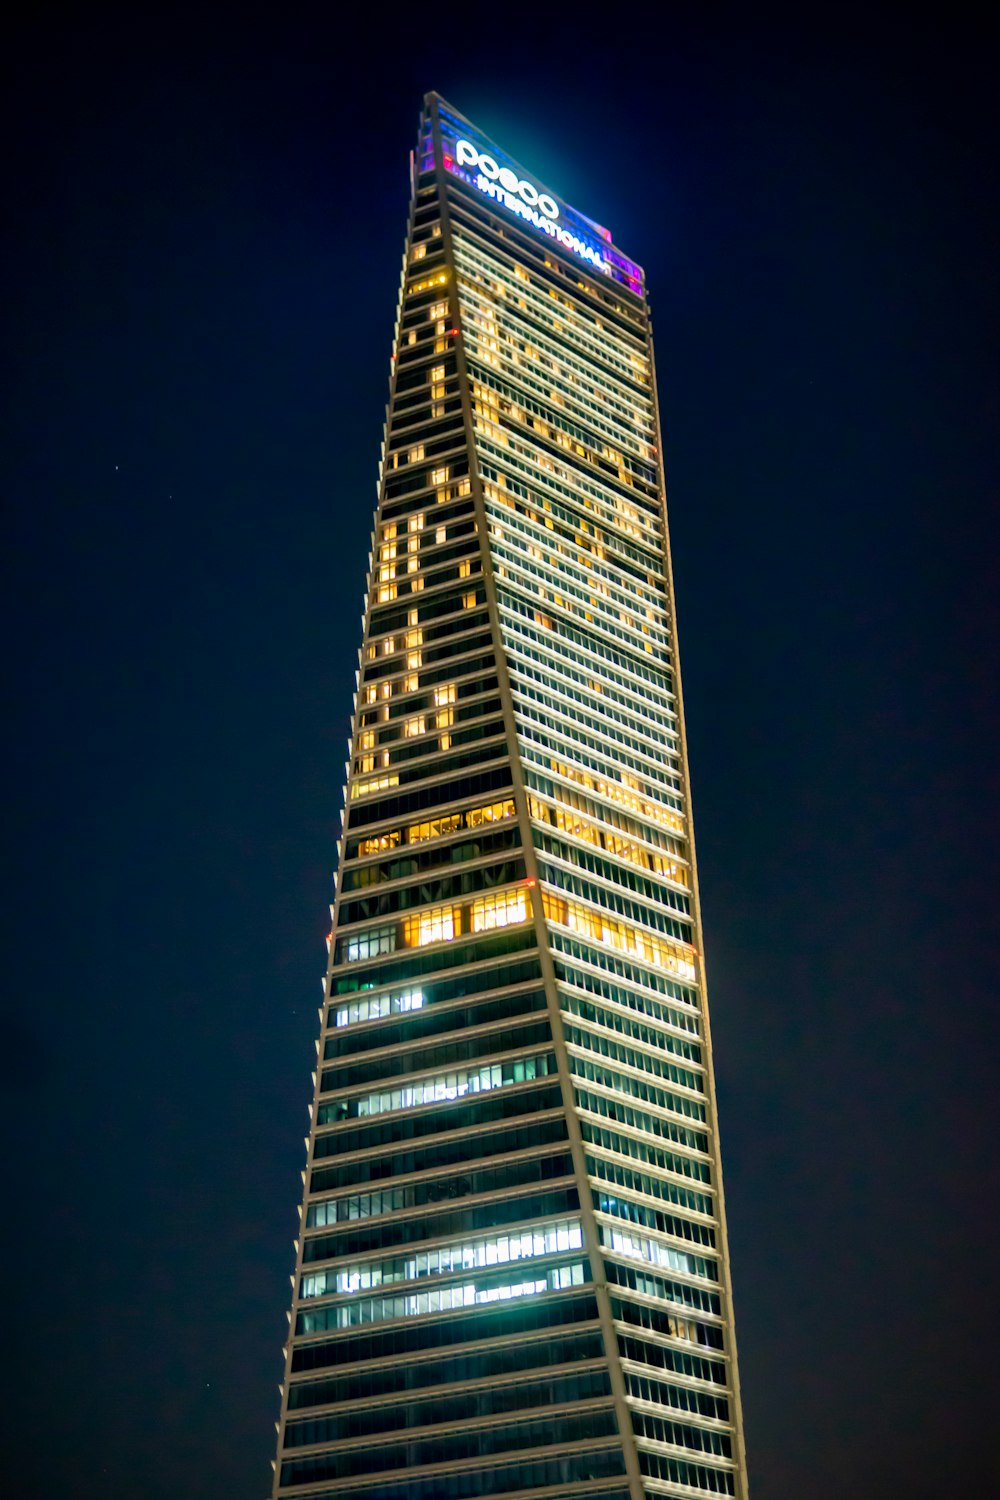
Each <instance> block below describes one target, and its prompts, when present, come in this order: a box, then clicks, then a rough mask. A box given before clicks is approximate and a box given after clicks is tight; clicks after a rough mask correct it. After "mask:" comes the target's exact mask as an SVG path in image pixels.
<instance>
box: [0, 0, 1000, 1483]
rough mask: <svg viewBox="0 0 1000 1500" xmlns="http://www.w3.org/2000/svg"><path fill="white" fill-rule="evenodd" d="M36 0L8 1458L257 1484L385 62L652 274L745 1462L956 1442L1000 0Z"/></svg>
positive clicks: (10, 435)
mask: <svg viewBox="0 0 1000 1500" xmlns="http://www.w3.org/2000/svg"><path fill="white" fill-rule="evenodd" d="M76 9H77V13H78V19H76V20H73V21H70V20H67V19H66V16H65V14H64V13H63V12H61V11H57V10H54V9H46V8H45V7H43V6H38V7H34V8H33V9H32V11H31V13H30V16H31V18H30V19H27V18H26V17H27V12H26V13H25V17H22V20H21V22H20V24H19V25H18V27H17V28H16V29H15V30H14V31H13V32H12V33H9V34H8V39H7V45H6V47H5V48H4V51H5V53H6V62H5V66H6V69H7V72H8V83H7V87H6V89H5V93H6V98H7V101H8V107H9V113H8V115H7V119H6V123H5V136H4V139H5V146H6V150H5V152H4V156H5V158H6V160H7V166H6V168H5V180H4V189H3V193H4V207H5V210H6V215H7V220H8V225H9V234H8V241H7V251H6V256H5V260H6V270H7V274H6V276H5V312H6V324H7V337H6V339H5V347H6V350H7V365H6V374H7V380H6V387H7V401H6V404H5V405H6V413H7V421H6V439H7V440H6V443H5V457H4V478H5V483H4V491H5V496H6V500H7V516H8V519H7V521H6V527H5V530H6V547H5V551H6V553H7V575H8V578H7V585H6V589H5V601H6V605H7V609H8V624H7V627H6V642H7V650H6V652H5V653H4V654H5V657H6V670H7V674H8V681H7V687H6V694H5V696H6V700H7V702H8V703H9V704H10V711H9V714H8V720H7V722H8V730H7V733H6V735H5V736H4V741H3V744H4V750H5V752H6V759H7V770H6V785H7V788H8V791H9V793H10V797H9V811H8V813H7V820H8V823H9V825H10V827H11V829H12V832H13V839H12V841H11V858H10V862H9V866H8V880H7V889H8V894H7V897H6V899H5V901H4V905H3V913H4V918H5V922H6V941H5V962H4V966H3V968H4V978H5V980H6V984H5V986H4V989H5V994H4V1001H3V1034H2V1037H0V1055H2V1068H3V1096H2V1097H3V1117H4V1125H5V1127H6V1129H7V1131H8V1137H9V1141H10V1144H9V1145H8V1146H7V1147H6V1149H5V1152H4V1156H5V1161H4V1166H5V1168H6V1169H7V1176H8V1181H7V1185H6V1188H5V1195H4V1199H3V1201H4V1204H5V1207H6V1210H7V1212H6V1231H5V1234H4V1252H5V1258H6V1263H5V1276H4V1286H5V1296H4V1319H3V1321H4V1350H5V1354H4V1363H5V1367H6V1368H5V1374H6V1376H7V1382H6V1383H7V1385H8V1396H7V1398H6V1400H5V1401H4V1404H3V1418H4V1423H5V1426H6V1428H7V1431H6V1433H5V1437H4V1443H3V1452H4V1458H3V1465H2V1469H0V1473H2V1474H3V1475H5V1476H6V1493H8V1494H11V1495H16V1496H17V1497H18V1500H36V1497H39V1500H49V1497H53V1500H56V1497H58V1500H70V1497H72V1500H77V1497H79V1500H91V1497H93V1500H98V1497H100V1500H181V1497H183V1500H220V1497H223V1496H225V1497H240V1500H244V1497H245V1500H262V1497H263V1496H264V1495H265V1494H267V1493H268V1492H269V1486H270V1463H269V1461H270V1458H271V1456H272V1454H273V1451H274V1430H273V1422H274V1419H275V1417H276V1416H277V1412H278V1398H277V1392H276V1387H277V1383H278V1381H279V1379H280V1378H281V1373H282V1368H281V1355H280V1346H281V1343H282V1340H283V1338H284V1335H285V1331H286V1319H285V1313H286V1309H287V1306H288V1301H289V1279H288V1278H289V1273H290V1272H291V1270H292V1268H293V1263H294V1262H293V1252H292V1238H293V1235H294V1234H295V1231H296V1224H297V1216H296V1204H297V1202H298V1197H299V1193H300V1182H299V1172H300V1169H301V1168H302V1166H303V1162H304V1154H303V1142H302V1137H303V1134H304V1132H305V1130H306V1129H307V1103H308V1100H309V1097H310V1092H311V1086H310V1080H309V1073H310V1069H311V1068H312V1066H313V1062H314V1052H313V1039H314V1036H315V1033H316V1024H317V1022H316V1007H317V1005H318V1004H319V1001H320V998H321V997H320V977H321V974H322V972H323V970H324V967H325V961H326V954H325V948H324V943H323V939H324V935H325V933H326V931H327V927H328V912H327V903H328V901H329V900H330V896H331V869H332V866H333V861H334V857H335V848H334V846H335V840H336V837H337V834H338V832H339V827H340V822H339V814H340V803H341V786H342V782H343V779H344V761H345V753H346V752H345V738H346V735H347V733H348V728H349V712H350V706H351V694H352V691H353V686H354V671H355V667H356V664H357V647H358V643H359V638H360V618H361V601H362V592H363V588H364V574H365V568H366V558H367V553H368V546H369V534H370V527H371V520H372V508H373V505H374V502H375V482H376V473H377V462H378V452H379V441H380V438H381V427H382V420H383V415H384V406H385V401H386V397H387V390H388V388H387V380H388V365H389V351H390V343H391V337H392V322H393V317H394V312H395V302H396V293H397V286H398V277H399V268H400V255H401V251H402V244H403V235H404V230H405V224H406V212H407V199H408V191H409V188H408V153H409V150H410V147H411V146H412V145H413V143H414V141H415V138H416V128H417V119H418V113H419V109H420V103H421V98H422V95H423V93H424V92H425V91H426V90H427V89H430V88H436V89H438V90H440V92H441V93H442V94H444V96H445V97H446V98H447V99H449V100H450V101H451V102H452V103H453V104H454V105H455V106H456V107H457V108H458V109H459V110H461V111H462V112H463V113H464V114H466V115H468V116H469V117H470V118H471V119H472V120H473V121H475V122H476V124H477V125H479V126H480V127H481V128H482V129H483V130H484V131H485V132H486V133H487V134H488V135H490V136H492V137H493V138H494V139H495V140H497V141H498V143H500V144H501V145H502V146H503V148H504V149H505V150H507V151H508V152H509V153H510V154H511V155H513V156H514V157H516V158H518V159H519V160H520V161H521V162H522V163H523V164H524V165H525V166H526V167H527V168H528V169H529V170H530V171H531V172H532V173H533V174H534V175H535V176H536V177H537V178H538V179H540V180H542V181H543V182H547V183H548V184H550V185H551V186H552V187H553V188H554V189H555V190H556V191H557V192H559V193H560V194H561V195H562V196H563V197H564V198H565V199H566V200H567V201H568V202H570V203H573V204H574V205H576V206H577V207H579V208H580V209H581V210H583V211H584V212H585V213H588V214H590V215H591V216H592V217H594V218H596V219H598V220H599V221H600V222H601V223H604V224H608V225H610V227H611V228H612V230H613V231H614V234H615V238H616V241H617V242H618V243H619V244H620V245H621V246H622V248H623V249H624V250H625V251H626V252H627V253H628V254H630V255H632V256H633V257H634V258H635V259H636V260H638V261H640V262H641V263H642V264H643V265H644V266H645V267H646V270H647V275H648V279H649V285H650V287H651V301H652V309H653V317H654V328H655V334H656V350H657V360H658V373H659V386H660V396H661V402H662V409H663V418H664V447H665V453H666V469H667V482H668V490H669V501H670V519H671V533H672V541H673V550H674V565H675V570H676V575H677V576H676V581H677V592H678V606H679V612H680V632H681V652H682V660H683V667H684V683H685V689H686V696H687V712H688V722H689V733H690V749H691V762H692V769H693V783H694V811H695V822H696V827H697V832H698V845H699V856H700V866H701V882H702V896H703V902H704V910H705V920H706V930H707V953H708V971H709V978H710V985H711V994H712V1010H713V1017H714V1031H715V1047H716V1065H717V1071H718V1084H719V1095H720V1111H721V1124H722V1140H723V1152H724V1160H725V1165H726V1174H727V1175H726V1187H727V1198H728V1205H729V1215H730V1231H731V1249H732V1260H733V1271H734V1278H735V1290H736V1313H737V1327H738V1333H739V1339H740V1359H741V1373H742V1381H743V1391H744V1401H745V1414H746V1427H747V1443H748V1452H749V1463H750V1474H751V1486H752V1493H753V1500H846V1497H850V1500H881V1497H892V1500H900V1497H905V1500H945V1497H950V1496H957V1495H959V1494H964V1493H971V1492H972V1491H973V1490H974V1489H976V1487H977V1485H982V1486H984V1488H983V1490H982V1491H981V1492H982V1493H986V1492H987V1491H988V1490H990V1489H991V1488H992V1483H991V1480H992V1482H995V1479H996V1467H995V1466H996V1446H995V1443H996V1439H995V1427H996V1408H995V1394H994V1392H995V1387H996V1354H995V1344H994V1343H993V1342H992V1338H993V1337H994V1335H990V1334H988V1332H987V1327H988V1324H989V1322H990V1320H991V1317H992V1315H993V1312H994V1308H995V1299H996V1279H995V1262H996V1259H997V1250H996V1240H995V1237H994V1234H993V1228H994V1224H993V1221H994V1219H995V1217H996V1215H995V1204H996V1202H997V1199H998V1188H1000V1184H998V1183H997V1177H996V1171H995V1166H994V1162H995V1156H994V1152H993V1151H992V1149H991V1147H992V1146H993V1140H994V1139H995V1134H994V1133H993V1132H991V1128H990V1123H989V1115H990V1107H991V1104H992V1096H993V1095H994V1094H995V1092H996V1078H997V1070H998V1056H997V1047H996V1041H997V1028H996V1022H995V1019H994V1015H995V1004H996V1001H995V996H996V984H995V982H993V983H991V979H992V977H993V971H994V962H993V961H995V957H996V951H995V948H994V947H993V939H992V935H991V926H992V920H991V919H992V918H993V916H994V909H995V906H996V893H997V885H998V882H997V878H996V872H995V864H994V859H993V856H994V851H995V847H996V841H997V826H996V816H995V807H996V800H995V799H996V794H997V778H996V775H995V754H996V752H995V733H994V731H995V728H996V709H995V700H994V699H993V697H992V691H993V672H992V668H993V665H994V659H995V654H996V641H997V635H996V624H997V620H996V607H995V599H996V571H997V547H996V534H995V531H993V530H992V528H991V526H990V515H991V511H993V510H995V502H996V498H997V488H998V485H997V468H996V456H997V441H996V440H997V430H998V418H1000V381H998V376H997V365H996V351H997V333H998V300H1000V299H998V293H997V290H996V282H995V273H996V268H997V266H998V264H1000V244H998V234H997V228H998V224H997V211H996V188H997V181H996V171H995V158H994V156H993V146H991V142H990V136H991V130H992V129H995V121H996V117H995V98H994V94H995V77H996V76H997V74H998V73H1000V62H998V58H1000V48H998V46H997V40H998V38H997V33H996V31H995V30H988V29H987V28H986V25H985V23H976V22H974V21H972V20H971V19H969V14H970V13H969V12H963V11H961V10H954V9H952V10H949V11H948V12H947V14H948V15H949V16H950V17H951V19H948V20H945V19H944V17H945V14H946V12H945V10H944V9H943V8H940V9H939V15H940V17H941V19H940V20H939V22H938V23H937V26H936V27H931V26H930V24H929V23H926V22H923V21H920V20H918V19H917V18H916V13H915V8H912V7H911V8H909V9H908V10H907V11H903V10H902V9H900V10H899V11H898V12H896V13H895V14H893V13H892V12H891V11H886V10H884V11H882V12H879V11H878V9H877V8H875V7H869V9H868V10H867V11H865V12H860V13H858V15H857V16H855V17H854V18H852V17H851V16H849V15H848V14H847V13H846V12H844V11H842V10H838V11H837V12H836V15H837V16H838V20H837V22H836V24H834V22H833V21H830V22H829V25H828V26H827V27H826V28H825V29H824V27H822V26H821V25H820V24H819V23H816V22H814V23H813V25H812V27H811V28H807V27H806V25H805V23H804V22H802V21H800V22H797V23H788V22H784V23H781V24H779V22H778V21H777V20H775V19H767V18H766V17H764V16H762V15H761V14H760V13H759V12H758V11H757V10H756V9H755V8H753V7H746V8H744V10H743V11H742V12H734V14H733V15H727V13H726V12H725V11H724V10H720V9H711V10H710V9H708V8H704V15H705V19H704V21H703V22H699V21H697V20H695V19H693V16H694V15H696V14H697V13H698V11H699V9H701V8H696V7H684V8H683V9H679V8H678V9H677V15H676V19H675V17H674V7H672V6H666V7H658V8H656V9H651V10H650V11H649V13H648V14H646V13H644V12H641V11H640V12H637V11H635V10H632V11H629V10H627V9H623V10H619V11H615V10H614V9H612V10H611V11H608V12H602V15H603V20H601V21H600V22H598V21H597V20H594V21H593V22H587V21H586V20H585V16H586V12H585V11H583V10H578V11H576V12H574V11H573V9H572V7H566V6H556V7H526V8H523V9H522V10H515V11H512V12H502V13H498V14H496V15H495V16H493V15H487V14H486V13H485V12H482V11H477V10H476V9H475V7H471V6H467V5H466V6H454V5H452V6H447V7H441V6H439V7H430V8H428V9H426V10H420V9H419V8H417V7H413V8H411V10H410V12H409V15H410V17H411V19H410V20H408V21H404V20H403V19H402V15H401V14H400V15H399V16H397V17H396V19H395V21H392V20H391V18H390V13H389V12H388V11H377V10H376V9H375V8H374V7H367V8H366V7H360V10H361V11H367V13H368V15H369V16H370V19H368V20H366V21H357V20H356V21H355V22H354V23H353V24H355V25H362V26H363V27H366V28H367V29H365V30H362V31H360V32H359V31H356V30H355V31H354V32H352V31H350V30H349V29H348V23H347V21H346V20H345V21H344V22H342V23H341V24H340V25H338V24H337V23H336V22H335V21H334V20H333V19H331V17H332V16H333V14H334V11H333V10H332V9H331V10H330V11H329V12H328V13H324V15H325V19H322V20H320V19H315V18H313V19H310V17H309V13H308V12H305V11H301V12H296V11H295V10H294V9H292V8H285V7H277V8H275V9H274V11H273V14H271V15H270V17H269V18H268V19H267V20H266V21H264V20H259V19H254V18H253V17H251V16H248V15H247V14H246V13H244V12H241V11H237V10H233V11H232V12H231V13H228V12H224V11H222V10H220V9H216V10H214V11H213V10H212V9H211V7H207V8H205V9H203V11H201V12H192V13H191V14H190V15H182V13H181V12H179V11H177V10H171V11H169V12H168V11H166V10H165V9H164V10H163V11H162V12H161V13H159V18H158V19H156V18H151V16H153V13H151V12H150V11H149V10H148V9H146V10H143V8H142V7H133V8H132V9H131V10H130V11H122V12H121V13H116V12H115V11H113V10H112V9H110V8H107V7H103V8H102V7H97V8H93V9H91V8H87V9H85V8H83V7H77V8H76ZM345 14H346V13H345ZM740 16H742V19H738V17H740ZM227 17H228V18H227ZM993 144H994V145H995V142H994V143H993ZM10 231H12V232H10ZM991 1387H992V1388H993V1390H992V1391H991Z"/></svg>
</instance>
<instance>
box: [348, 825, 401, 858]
mask: <svg viewBox="0 0 1000 1500" xmlns="http://www.w3.org/2000/svg"><path fill="white" fill-rule="evenodd" d="M400 837H401V834H400V831H399V829H398V828H393V829H392V830H391V831H390V832H389V833H379V834H375V835H374V837H372V838H370V839H362V840H361V842H360V844H359V845H358V854H359V855H361V856H364V855H366V854H384V853H385V851H386V850H387V849H395V847H396V845H397V844H398V843H399V840H400Z"/></svg>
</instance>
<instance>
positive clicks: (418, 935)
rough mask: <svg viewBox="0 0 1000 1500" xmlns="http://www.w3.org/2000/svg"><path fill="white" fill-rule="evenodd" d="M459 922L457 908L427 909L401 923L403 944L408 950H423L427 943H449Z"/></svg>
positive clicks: (459, 916) (439, 907) (459, 917)
mask: <svg viewBox="0 0 1000 1500" xmlns="http://www.w3.org/2000/svg"><path fill="white" fill-rule="evenodd" d="M460 921H461V914H460V910H459V908H458V907H455V906H432V907H429V908H428V910H426V911H421V912H417V913H416V914H415V915H414V916H412V917H407V918H406V920H405V921H404V923H403V942H404V943H405V945H406V947H408V948H424V947H426V946H427V944H428V943H448V942H451V940H452V938H453V937H454V936H455V933H456V931H457V930H458V928H459V924H460Z"/></svg>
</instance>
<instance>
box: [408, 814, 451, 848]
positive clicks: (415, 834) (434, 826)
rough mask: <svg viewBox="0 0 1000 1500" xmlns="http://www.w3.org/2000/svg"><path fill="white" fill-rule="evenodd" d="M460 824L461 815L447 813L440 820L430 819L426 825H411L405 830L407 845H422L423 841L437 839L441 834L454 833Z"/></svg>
mask: <svg viewBox="0 0 1000 1500" xmlns="http://www.w3.org/2000/svg"><path fill="white" fill-rule="evenodd" d="M461 823H462V815H461V813H447V814H446V815H445V816H444V817H442V818H431V819H430V820H429V821H428V822H426V823H413V824H411V826H410V828H409V829H408V830H407V835H406V841H407V843H409V844H422V843H423V842H424V841H425V839H437V838H440V837H441V835H442V834H445V833H454V832H455V830H456V828H459V827H460V826H461Z"/></svg>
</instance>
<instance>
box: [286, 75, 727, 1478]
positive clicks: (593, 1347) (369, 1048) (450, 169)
mask: <svg viewBox="0 0 1000 1500" xmlns="http://www.w3.org/2000/svg"><path fill="white" fill-rule="evenodd" d="M350 756H351V759H350V765H349V772H348V787H347V799H346V800H347V805H346V811H345V823H344V831H343V837H342V841H341V846H340V859H339V866H338V874H337V886H336V901H335V905H334V910H333V918H334V920H333V930H332V932H331V936H330V967H329V972H328V976H327V981H326V996H325V1001H324V1006H323V1009H322V1012H321V1018H322V1030H321V1035H320V1041H319V1043H318V1048H319V1058H318V1066H317V1073H316V1088H315V1098H314V1102H313V1105H312V1119H311V1129H310V1134H309V1161H308V1171H307V1174H306V1175H305V1198H304V1204H303V1209H302V1225H301V1233H300V1237H299V1241H298V1263H297V1266H296V1272H295V1278H294V1297H293V1304H292V1312H291V1328H290V1336H289V1343H288V1352H287V1368H286V1375H285V1381H284V1385H283V1387H282V1411H281V1421H280V1424H279V1427H280V1432H279V1451H278V1458H277V1461H276V1466H275V1490H274V1493H275V1495H276V1496H287V1495H301V1496H310V1497H320V1496H323V1497H331V1500H333V1497H338V1500H440V1497H448V1500H465V1497H476V1496H498V1495H503V1496H514V1495H516V1496H523V1497H529V1496H530V1497H537V1500H542V1497H548V1496H552V1497H553V1500H555V1497H557V1496H558V1497H560V1500H585V1497H592V1500H641V1497H643V1496H650V1497H652V1496H678V1497H679V1496H684V1495H691V1494H693V1493H696V1492H702V1491H708V1492H709V1493H713V1494H722V1495H734V1496H737V1497H745V1496H746V1493H747V1490H746V1477H745V1465H744V1459H743V1440H742V1427H741V1417H740V1405H739V1382H738V1377H737V1370H736V1350H735V1344H734V1337H733V1319H732V1303H731V1296H730V1280H729V1267H728V1256H727V1246H726V1225H725V1214H724V1208H723V1202H722V1184H721V1177H720V1169H719V1152H718V1136H717V1131H716V1117H715V1100H714V1089H713V1079H712V1060H711V1045H710V1038H709V1031H708V1012H707V1005H706V1000H705V986H704V970H703V962H702V956H701V936H700V926H699V915H698V895H697V882H696V878H695V864H694V848H693V842H692V835H691V814H690V805H689V797H688V780H687V764H686V754H685V746H684V726H683V714H682V709H681V698H680V683H679V678H678V666H677V652H676V634H675V625H674V606H673V594H672V586H671V578H670V561H669V549H668V541H667V527H666V516H665V510H664V497H663V472H662V465H661V458H660V444H659V436H658V415H657V405H656V385H655V380H654V372H653V351H652V342H651V337H650V327H649V318H648V313H647V308H646V301H645V288H644V279H643V273H642V271H641V269H640V268H639V267H638V266H637V265H635V264H634V263H633V262H632V261H630V260H629V259H627V257H625V256H624V255H623V254H622V253H621V252H620V251H619V250H618V249H617V248H616V247H615V246H614V244H613V243H612V240H611V236H610V234H609V233H608V232H607V231H606V230H604V229H602V228H600V227H599V226H598V225H597V224H595V223H593V222H592V221H591V220H590V219H587V218H585V217H584V216H583V215H582V214H580V213H578V212H576V211H575V210H573V209H572V208H570V207H569V206H568V205H566V204H565V203H564V202H562V200H561V199H560V198H558V197H557V196H556V195H555V194H553V193H551V192H550V191H548V190H547V189H546V188H544V187H543V186H542V185H540V184H539V183H538V181H537V180H536V179H535V178H534V177H533V176H532V175H531V174H530V173H529V172H527V171H525V170H524V169H523V168H522V167H520V166H519V165H518V164H517V163H516V162H513V161H511V160H510V159H509V158H508V157H507V156H506V155H505V154H504V153H503V152H502V151H500V150H499V149H497V147H495V146H494V145H492V144H491V143H490V142H489V141H487V140H486V139H485V138H484V137H483V135H482V134H481V133H480V132H479V131H478V130H476V129H475V127H474V126H472V125H471V124H470V123H469V122H468V121H467V120H465V119H463V118H462V117H461V116H460V115H458V114H457V113H456V112H455V110H453V109H452V108H451V107H450V106H449V105H447V104H446V103H445V102H444V101H443V100H442V99H440V98H439V97H438V96H436V95H433V94H432V95H429V96H428V97H427V99H426V101H425V106H424V111H423V115H422V118H421V123H420V132H419V139H418V145H417V151H416V153H415V156H414V158H413V165H412V198H411V204H410V219H409V227H408V232H407V239H406V251H405V255H404V261H403V271H402V278H401V284H400V292H399V306H398V314H397V321H396V335H395V342H394V346H393V357H392V373H391V388H390V404H389V410H388V417H387V424H386V438H385V445H384V452H383V460H382V467H381V475H380V483H379V498H378V510H377V513H376V518H375V529H374V536H373V544H372V555H371V559H370V575H369V583H368V592H367V595H366V598H365V611H364V635H363V644H362V648H361V661H360V668H359V672H358V691H357V697H356V703H355V713H354V723H353V730H352V742H351V750H350Z"/></svg>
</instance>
